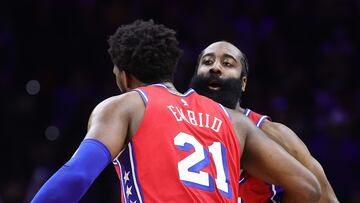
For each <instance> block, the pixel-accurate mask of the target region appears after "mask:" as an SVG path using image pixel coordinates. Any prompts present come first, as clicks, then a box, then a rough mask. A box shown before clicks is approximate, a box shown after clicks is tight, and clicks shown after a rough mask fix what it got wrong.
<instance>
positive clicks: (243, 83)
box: [241, 76, 247, 92]
mask: <svg viewBox="0 0 360 203" xmlns="http://www.w3.org/2000/svg"><path fill="white" fill-rule="evenodd" d="M246 84H247V77H246V76H243V77H242V78H241V91H243V92H245V89H246Z"/></svg>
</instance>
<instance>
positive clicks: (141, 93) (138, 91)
mask: <svg viewBox="0 0 360 203" xmlns="http://www.w3.org/2000/svg"><path fill="white" fill-rule="evenodd" d="M134 90H135V91H136V92H137V93H139V95H140V96H141V98H142V100H143V102H144V105H145V106H146V104H147V103H148V101H149V99H148V96H147V94H146V93H145V92H144V91H143V90H141V89H134Z"/></svg>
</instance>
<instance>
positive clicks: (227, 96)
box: [190, 74, 242, 109]
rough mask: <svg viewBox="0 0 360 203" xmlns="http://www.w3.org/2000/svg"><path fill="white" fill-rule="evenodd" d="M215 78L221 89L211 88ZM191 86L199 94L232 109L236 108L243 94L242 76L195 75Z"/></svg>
mask: <svg viewBox="0 0 360 203" xmlns="http://www.w3.org/2000/svg"><path fill="white" fill-rule="evenodd" d="M214 80H215V81H216V82H217V83H218V84H219V87H220V90H212V89H210V88H209V84H210V82H211V81H214ZM190 87H191V88H193V89H194V90H195V91H196V92H197V93H198V94H200V95H203V96H205V97H208V98H210V99H212V100H214V101H216V102H218V103H220V104H222V105H223V106H225V107H228V108H231V109H235V108H236V105H237V103H238V102H240V98H241V95H242V90H241V79H240V78H230V79H221V78H219V77H218V76H216V75H213V74H210V75H208V76H205V75H195V76H194V77H193V78H192V79H191V82H190Z"/></svg>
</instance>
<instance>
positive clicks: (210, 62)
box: [203, 60, 213, 65]
mask: <svg viewBox="0 0 360 203" xmlns="http://www.w3.org/2000/svg"><path fill="white" fill-rule="evenodd" d="M212 63H213V62H212V60H204V61H203V64H205V65H211V64H212Z"/></svg>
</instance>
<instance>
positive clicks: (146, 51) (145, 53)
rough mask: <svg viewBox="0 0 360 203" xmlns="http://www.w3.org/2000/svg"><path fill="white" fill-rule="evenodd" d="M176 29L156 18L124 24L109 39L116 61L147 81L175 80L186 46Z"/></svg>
mask: <svg viewBox="0 0 360 203" xmlns="http://www.w3.org/2000/svg"><path fill="white" fill-rule="evenodd" d="M175 34H176V32H175V31H174V30H172V29H169V28H167V27H165V26H164V25H161V24H155V23H154V21H153V20H149V21H143V20H136V21H135V22H133V23H131V24H128V25H123V26H120V27H119V28H118V29H117V30H116V32H115V34H114V35H112V36H110V38H109V40H108V43H109V46H110V48H109V49H108V52H109V54H110V57H111V60H112V62H113V63H114V64H115V65H116V66H117V67H118V68H119V69H120V70H124V71H125V72H126V73H129V74H132V75H134V76H135V77H136V78H137V79H139V80H140V81H141V82H144V83H156V82H165V81H171V80H172V76H173V73H174V70H175V68H176V65H177V63H178V60H179V58H180V56H181V54H182V50H181V49H180V48H179V47H178V45H179V42H178V41H177V39H176V37H175Z"/></svg>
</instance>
